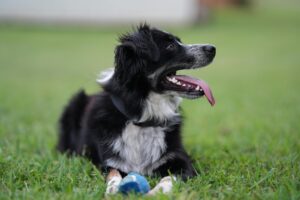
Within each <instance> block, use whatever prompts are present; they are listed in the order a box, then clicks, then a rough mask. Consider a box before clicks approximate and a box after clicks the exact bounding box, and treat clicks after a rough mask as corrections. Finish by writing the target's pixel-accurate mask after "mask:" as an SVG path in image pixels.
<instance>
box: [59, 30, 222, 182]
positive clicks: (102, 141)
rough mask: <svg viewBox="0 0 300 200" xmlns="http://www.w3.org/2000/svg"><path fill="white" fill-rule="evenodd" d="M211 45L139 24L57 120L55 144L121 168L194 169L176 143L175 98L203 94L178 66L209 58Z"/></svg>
mask: <svg viewBox="0 0 300 200" xmlns="http://www.w3.org/2000/svg"><path fill="white" fill-rule="evenodd" d="M215 54H216V49H215V47H214V46H212V45H201V44H194V45H185V44H183V43H181V41H180V39H179V38H178V37H176V36H174V35H172V34H170V33H167V32H164V31H161V30H158V29H155V28H151V27H149V26H148V25H141V26H139V27H138V28H137V30H135V31H134V32H133V33H130V34H126V35H123V36H121V37H120V44H119V45H118V46H117V47H116V50H115V68H114V69H113V70H111V71H107V72H105V73H103V74H102V77H101V78H99V79H98V82H99V83H100V84H101V85H102V87H103V91H102V92H100V93H98V94H95V95H91V96H89V95H86V94H85V93H84V92H83V91H80V92H79V93H78V94H76V95H75V96H74V97H73V99H72V100H71V101H70V103H69V105H68V106H67V107H66V108H65V110H64V112H63V114H62V116H61V119H60V138H59V143H58V149H59V151H61V152H69V153H76V154H80V155H85V156H87V157H88V158H90V159H91V160H92V162H93V163H94V164H95V165H96V166H98V167H99V168H100V169H102V170H111V169H116V170H118V171H120V172H121V173H123V174H126V173H128V172H131V171H134V172H138V173H141V174H143V175H154V174H158V175H161V176H168V175H169V173H171V174H173V175H175V176H179V177H181V178H183V179H186V178H188V177H193V176H195V175H196V171H195V169H194V168H193V166H192V164H191V160H190V158H189V156H188V155H187V153H186V151H185V150H184V148H183V145H182V142H181V125H182V118H181V115H180V112H179V104H180V101H181V98H182V97H183V98H188V99H195V98H199V97H202V96H206V98H207V100H208V101H209V103H210V104H211V105H213V104H214V103H215V101H214V98H213V96H212V93H211V90H210V89H209V87H208V85H207V84H206V83H205V82H204V81H202V80H198V79H195V78H192V77H189V76H185V75H176V72H177V71H178V70H183V69H196V68H200V67H203V66H206V65H208V64H210V63H211V62H212V61H213V59H214V57H215Z"/></svg>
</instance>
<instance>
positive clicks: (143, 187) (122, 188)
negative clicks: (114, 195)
mask: <svg viewBox="0 0 300 200" xmlns="http://www.w3.org/2000/svg"><path fill="white" fill-rule="evenodd" d="M149 190H150V186H149V183H148V181H147V179H146V178H145V177H144V176H142V175H140V174H138V173H135V172H130V173H129V174H128V175H127V176H125V177H124V178H123V179H122V181H121V183H120V185H119V192H121V193H123V194H128V193H130V192H133V193H136V194H146V193H147V192H149Z"/></svg>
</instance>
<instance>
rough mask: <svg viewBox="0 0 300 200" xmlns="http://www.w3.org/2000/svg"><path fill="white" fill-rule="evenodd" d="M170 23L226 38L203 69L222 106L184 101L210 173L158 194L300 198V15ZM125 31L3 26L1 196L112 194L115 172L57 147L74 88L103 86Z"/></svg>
mask: <svg viewBox="0 0 300 200" xmlns="http://www.w3.org/2000/svg"><path fill="white" fill-rule="evenodd" d="M169 30H170V31H172V32H174V33H176V34H177V35H179V36H180V37H181V38H182V39H183V41H184V42H186V43H197V42H209V43H213V44H215V45H216V46H217V57H216V60H215V62H214V63H213V64H212V65H211V66H210V67H208V68H205V69H201V70H199V71H193V72H192V73H194V75H196V76H198V77H201V78H203V79H204V80H206V81H207V82H209V83H210V86H211V88H212V89H213V91H214V94H215V97H216V100H217V104H216V106H215V107H213V108H211V107H210V106H209V104H208V103H207V102H206V101H205V100H204V99H201V100H195V101H189V100H185V101H184V103H183V110H184V115H185V117H186V123H185V127H184V134H183V139H184V144H185V146H186V149H187V151H188V152H189V153H190V154H191V156H192V158H193V160H194V166H195V167H196V169H197V170H198V171H199V176H198V177H196V178H193V179H191V180H189V181H188V182H187V183H183V182H178V183H177V184H176V187H175V189H174V192H173V194H172V195H171V196H163V195H160V196H158V197H156V198H162V199H163V198H164V199H200V198H201V199H299V198H300V162H299V161H300V158H299V152H300V123H299V119H300V77H299V74H300V55H299V52H300V40H299V35H300V16H299V15H298V13H296V12H290V11H288V10H286V11H278V10H276V11H270V12H267V11H265V10H263V9H258V10H253V11H245V12H238V11H231V12H222V13H221V14H218V15H216V16H215V18H214V21H213V23H211V24H209V25H206V26H202V27H194V28H189V29H169ZM122 32H123V30H122V29H116V30H101V29H84V30H80V29H79V28H74V29H71V28H68V29H67V28H65V29H64V28H51V27H43V28H39V27H24V26H8V25H1V26H0V199H101V198H102V197H103V193H104V191H105V182H104V177H103V176H102V175H101V174H100V173H99V172H98V170H97V169H96V168H95V167H94V166H93V165H92V164H91V163H90V162H89V161H87V160H85V159H83V158H77V157H74V158H67V157H65V156H64V155H61V154H58V153H57V152H56V151H55V149H54V147H55V144H56V141H57V130H56V122H57V119H58V117H59V114H60V112H61V109H62V107H63V106H64V105H65V104H66V102H67V100H68V99H69V97H70V95H71V94H73V93H74V92H75V91H77V90H78V89H79V88H86V89H87V90H88V91H89V92H96V91H97V90H98V86H97V85H96V84H95V81H94V80H95V77H96V75H97V73H98V72H99V71H101V70H103V69H105V68H107V67H110V66H112V63H113V49H114V46H115V44H116V38H117V36H118V34H120V33H122ZM188 73H191V72H188ZM155 180H156V179H151V180H150V182H151V184H152V185H153V184H155ZM115 198H121V197H120V196H116V197H115ZM132 198H134V196H132Z"/></svg>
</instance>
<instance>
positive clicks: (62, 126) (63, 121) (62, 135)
mask: <svg viewBox="0 0 300 200" xmlns="http://www.w3.org/2000/svg"><path fill="white" fill-rule="evenodd" d="M88 102H89V96H87V95H86V94H85V92H84V91H83V90H81V91H79V92H78V93H76V94H75V95H74V96H73V97H72V99H71V100H70V102H69V104H68V105H67V106H66V108H65V110H64V112H63V113H62V115H61V118H60V120H59V142H58V145H57V149H58V150H59V151H60V152H67V153H79V152H78V138H79V134H80V130H81V121H82V117H83V115H84V112H85V110H86V107H87V105H88Z"/></svg>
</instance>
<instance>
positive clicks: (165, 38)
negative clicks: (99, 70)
mask: <svg viewBox="0 0 300 200" xmlns="http://www.w3.org/2000/svg"><path fill="white" fill-rule="evenodd" d="M120 43H121V44H120V45H118V46H117V47H116V50H115V70H114V74H113V76H112V79H113V80H114V82H117V83H118V84H120V86H122V87H126V88H127V89H129V90H135V89H138V90H139V91H143V92H142V93H143V95H147V94H148V93H149V92H151V91H154V92H157V93H164V94H170V95H177V96H181V97H184V98H190V99H193V98H198V97H201V96H203V95H205V96H206V97H207V99H208V101H209V102H210V104H212V105H213V104H214V98H213V96H212V94H211V91H210V89H209V87H208V85H207V84H206V83H205V82H204V81H202V80H198V79H195V78H192V77H190V76H185V75H176V72H177V71H178V70H183V69H195V68H200V67H204V66H206V65H208V64H210V63H211V62H212V61H213V59H214V57H215V54H216V49H215V47H214V46H212V45H202V44H193V45H185V44H183V43H182V42H181V41H180V39H179V38H178V37H176V36H174V35H172V34H170V33H167V32H164V31H161V30H158V29H155V28H150V27H149V26H148V25H142V26H140V27H138V28H137V30H136V31H135V32H134V33H130V34H126V35H123V36H121V38H120Z"/></svg>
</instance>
